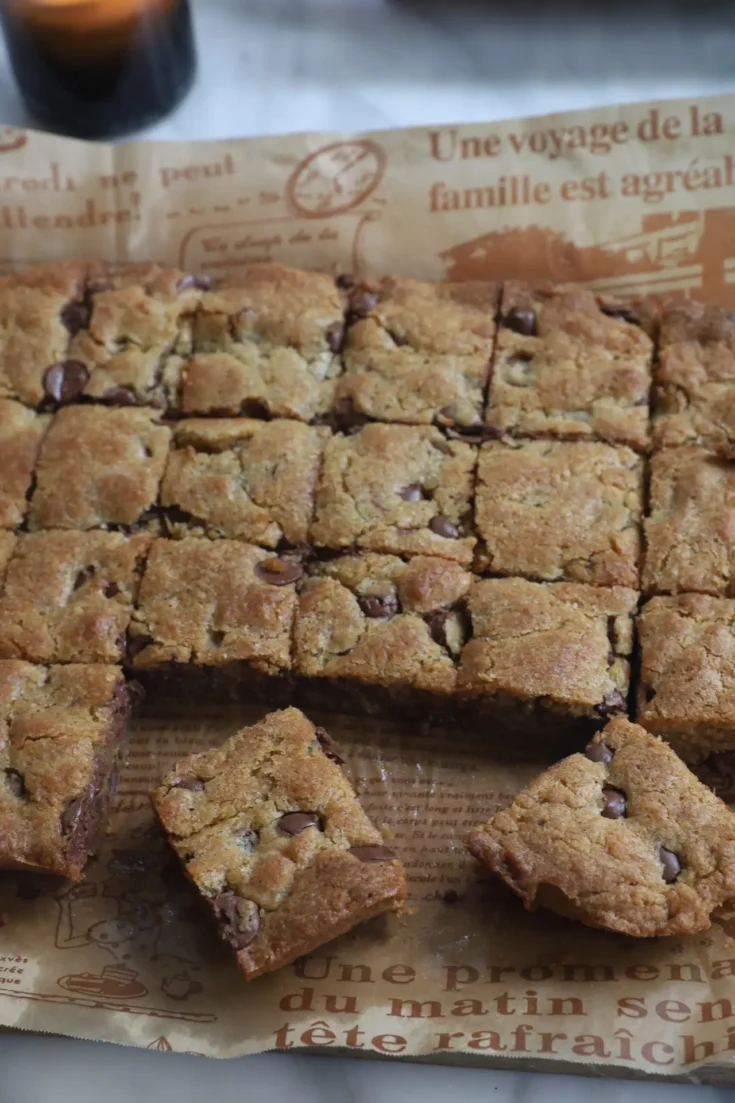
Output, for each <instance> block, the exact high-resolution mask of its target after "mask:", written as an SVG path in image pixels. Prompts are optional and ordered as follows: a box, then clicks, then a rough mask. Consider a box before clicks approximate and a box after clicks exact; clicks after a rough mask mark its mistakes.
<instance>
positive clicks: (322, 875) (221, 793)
mask: <svg viewBox="0 0 735 1103" xmlns="http://www.w3.org/2000/svg"><path fill="white" fill-rule="evenodd" d="M341 761H342V760H341V759H340V758H339V756H338V754H337V752H336V749H335V747H334V744H333V743H332V741H331V740H330V738H329V736H328V735H327V733H326V732H324V731H323V729H321V728H315V727H314V725H313V724H312V723H311V721H309V720H307V718H306V717H305V716H304V714H303V713H301V712H299V711H298V710H297V709H293V708H289V709H286V710H284V711H283V712H275V713H271V714H270V715H268V716H266V718H265V719H264V720H263V721H261V722H260V723H259V724H255V725H254V726H253V727H249V728H243V729H242V730H241V731H239V732H237V733H236V734H235V735H233V736H232V737H231V738H230V739H228V740H227V742H226V743H225V744H223V746H222V747H219V748H217V749H215V750H212V751H208V752H206V753H204V754H196V755H191V756H190V757H189V758H186V759H184V760H183V761H181V762H179V763H177V765H176V766H175V768H174V770H173V772H172V773H170V774H169V775H168V776H167V777H166V778H165V780H164V782H163V784H162V785H161V787H160V788H158V789H156V790H155V791H154V792H153V793H152V801H153V806H154V808H155V810H156V813H157V815H158V817H159V819H160V820H161V823H162V824H163V827H164V829H165V830H166V832H167V833H168V835H169V838H170V841H171V844H172V846H173V848H174V850H175V851H176V853H177V854H178V855H179V857H180V859H181V861H182V862H183V863H184V866H185V869H186V873H187V875H188V876H189V877H190V879H191V880H192V881H193V882H194V884H195V885H196V887H197V888H198V889H199V891H200V893H201V894H202V896H203V897H204V899H205V900H206V901H207V902H208V904H209V906H210V908H211V909H212V912H213V913H214V917H215V921H216V923H217V926H218V929H219V934H220V937H221V938H223V939H224V941H225V942H227V943H228V944H229V945H230V946H231V947H232V949H233V950H234V951H235V954H236V956H237V961H238V964H239V966H240V968H241V969H242V971H243V973H244V974H245V977H246V978H247V979H248V980H251V979H252V978H254V977H257V976H260V975H261V974H262V973H267V972H270V971H272V970H274V969H279V968H281V966H283V965H287V964H289V963H290V962H292V961H294V960H295V959H296V958H298V957H301V956H302V955H303V954H308V953H310V952H311V951H312V950H314V949H316V948H317V947H318V946H321V945H323V944H324V943H325V942H329V941H330V940H331V939H333V938H336V937H337V936H338V935H342V934H345V933H346V932H347V931H349V930H351V929H352V928H353V927H355V926H356V925H357V924H358V923H362V922H364V921H365V920H367V919H371V918H372V917H373V916H376V915H380V914H382V913H385V912H398V911H400V910H401V908H402V905H403V901H404V899H405V896H406V885H405V878H404V874H403V867H402V865H401V863H400V862H399V861H398V858H397V856H396V854H395V853H394V852H393V851H392V850H390V849H388V847H386V846H385V845H384V842H383V838H382V836H381V835H380V832H379V831H378V830H377V829H376V828H375V827H374V826H373V825H372V823H371V822H370V820H369V819H368V818H367V816H366V815H365V813H364V812H363V810H362V808H361V807H360V804H359V802H358V800H357V797H356V796H355V793H354V791H353V789H352V787H351V786H350V784H349V782H348V781H347V779H346V778H345V776H344V774H343V772H342V770H341V769H340V764H341Z"/></svg>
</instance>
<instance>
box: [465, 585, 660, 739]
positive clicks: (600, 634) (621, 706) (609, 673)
mask: <svg viewBox="0 0 735 1103" xmlns="http://www.w3.org/2000/svg"><path fill="white" fill-rule="evenodd" d="M637 600H638V595H637V593H636V592H635V591H634V590H629V589H626V588H624V587H621V586H615V587H610V588H603V587H595V586H584V585H581V584H577V583H572V582H559V583H538V582H528V581H526V580H525V579H520V578H487V579H478V580H476V581H474V582H473V584H472V586H471V587H470V591H469V595H468V598H467V609H468V612H469V618H470V622H471V623H470V638H469V641H468V642H467V643H466V644H465V646H464V648H463V649H462V653H461V656H460V665H459V672H458V675H457V690H458V694H459V696H460V698H462V699H464V700H465V701H466V702H468V703H469V705H470V706H471V707H470V716H471V717H472V718H473V722H474V723H475V724H476V723H478V722H480V721H482V722H483V723H484V728H485V730H486V731H487V733H488V739H489V740H491V741H492V742H493V745H494V746H499V747H501V748H502V746H503V745H504V743H505V741H506V740H507V739H508V737H511V736H513V735H514V734H517V735H518V736H519V738H518V739H517V740H516V741H515V742H514V744H513V749H514V752H525V751H528V753H534V754H539V753H543V754H544V755H545V756H546V757H547V759H548V755H549V753H550V752H558V751H561V750H564V751H568V750H570V749H574V748H575V747H579V746H580V745H582V743H583V741H584V740H585V739H589V738H590V735H591V734H593V733H594V732H595V731H596V730H597V728H598V727H599V722H600V718H601V717H603V718H607V717H610V716H614V715H625V714H626V711H627V698H628V692H629V686H630V656H631V652H632V649H633V614H634V613H635V610H636V606H637ZM520 737H522V738H520Z"/></svg>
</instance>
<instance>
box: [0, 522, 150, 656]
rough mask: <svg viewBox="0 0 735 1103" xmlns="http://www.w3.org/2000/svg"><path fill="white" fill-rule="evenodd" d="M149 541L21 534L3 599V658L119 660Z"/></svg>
mask: <svg viewBox="0 0 735 1103" xmlns="http://www.w3.org/2000/svg"><path fill="white" fill-rule="evenodd" d="M150 541H151V538H150V536H148V535H147V534H145V533H140V534H138V535H136V536H132V537H127V536H123V535H122V534H121V533H118V532H97V531H91V532H71V531H63V530H57V531H53V532H36V533H29V534H28V535H22V536H20V537H18V540H17V544H16V546H15V551H14V554H13V556H12V558H11V560H10V563H9V565H8V568H7V576H6V579H5V585H4V586H3V587H2V596H0V658H2V659H26V660H28V661H29V662H37V663H119V662H122V660H123V659H124V657H125V635H126V632H127V628H128V624H129V623H130V618H131V616H132V612H133V606H134V604H135V602H136V599H137V596H138V586H139V583H140V576H141V574H142V571H143V566H144V564H145V559H146V555H147V553H148V548H149V546H150Z"/></svg>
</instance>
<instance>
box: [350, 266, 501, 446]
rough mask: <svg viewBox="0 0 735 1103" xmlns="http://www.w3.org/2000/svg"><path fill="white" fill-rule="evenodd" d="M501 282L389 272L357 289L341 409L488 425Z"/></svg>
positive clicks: (353, 420)
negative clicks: (422, 278)
mask: <svg viewBox="0 0 735 1103" xmlns="http://www.w3.org/2000/svg"><path fill="white" fill-rule="evenodd" d="M498 295H499V286H498V284H496V283H490V282H488V283H484V282H468V283H420V282H418V281H417V280H408V279H397V278H396V277H394V276H389V277H387V278H386V279H384V280H382V281H381V282H380V283H378V284H375V285H369V284H368V285H359V286H357V287H356V288H354V289H353V291H352V293H351V295H350V301H349V306H348V315H347V318H348V321H349V323H350V325H349V327H348V329H347V335H346V338H345V349H344V362H345V375H344V376H343V377H342V378H341V379H340V380H339V382H338V384H337V392H336V404H335V414H336V418H337V423H338V424H339V425H341V426H342V427H343V428H350V427H351V426H354V425H359V424H360V423H361V422H364V421H366V420H374V421H398V422H405V423H407V424H414V425H420V424H427V425H428V424H431V423H432V422H436V423H437V424H439V425H443V426H451V427H456V428H458V429H459V430H462V429H464V428H476V429H481V428H482V413H483V405H484V400H485V387H486V383H487V379H488V374H489V370H490V361H491V358H492V351H493V342H494V337H495V315H496V312H497V305H498Z"/></svg>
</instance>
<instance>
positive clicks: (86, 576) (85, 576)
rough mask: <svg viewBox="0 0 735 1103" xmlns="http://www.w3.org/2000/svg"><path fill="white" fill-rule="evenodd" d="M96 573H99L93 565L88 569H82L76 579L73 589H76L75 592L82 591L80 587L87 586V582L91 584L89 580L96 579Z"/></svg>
mask: <svg viewBox="0 0 735 1103" xmlns="http://www.w3.org/2000/svg"><path fill="white" fill-rule="evenodd" d="M96 573H97V568H96V567H93V566H92V565H91V564H90V565H89V566H88V567H82V569H81V571H80V572H79V573H78V575H77V577H76V578H75V579H74V586H73V589H75V590H78V589H80V587H82V586H83V585H84V584H85V582H89V580H90V579H91V578H94V576H95V575H96Z"/></svg>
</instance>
